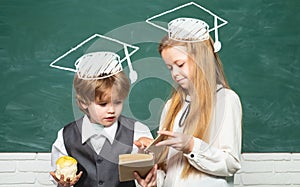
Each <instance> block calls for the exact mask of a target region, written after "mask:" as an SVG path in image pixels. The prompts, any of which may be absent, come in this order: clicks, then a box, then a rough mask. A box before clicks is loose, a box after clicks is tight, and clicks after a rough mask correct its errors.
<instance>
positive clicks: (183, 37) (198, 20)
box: [146, 2, 228, 52]
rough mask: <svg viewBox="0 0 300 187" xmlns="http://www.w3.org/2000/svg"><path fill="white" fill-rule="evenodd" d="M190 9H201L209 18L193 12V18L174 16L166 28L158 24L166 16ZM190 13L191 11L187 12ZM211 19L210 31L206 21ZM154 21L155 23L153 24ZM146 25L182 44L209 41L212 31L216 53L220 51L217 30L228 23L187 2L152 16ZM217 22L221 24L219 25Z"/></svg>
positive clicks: (199, 6) (208, 11) (195, 4)
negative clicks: (160, 30) (161, 31)
mask: <svg viewBox="0 0 300 187" xmlns="http://www.w3.org/2000/svg"><path fill="white" fill-rule="evenodd" d="M191 7H195V8H197V9H198V10H199V9H201V10H202V12H204V13H207V14H208V15H209V16H208V17H207V18H206V19H204V17H203V18H202V17H201V16H200V14H199V15H198V14H197V13H196V12H195V11H193V16H183V15H176V17H175V19H174V18H173V19H170V20H167V22H168V24H167V26H162V25H161V24H158V22H159V21H158V20H157V19H159V18H162V17H166V15H167V14H168V15H170V14H174V13H177V12H179V10H182V9H188V8H191ZM189 12H191V11H189ZM210 18H213V23H212V24H210V25H213V27H212V28H211V29H209V24H208V21H209V20H207V19H210ZM154 20H156V22H154ZM146 22H147V23H149V24H151V25H153V26H154V27H157V28H159V29H162V30H164V31H166V32H167V33H168V35H169V38H171V39H173V40H177V41H182V42H200V41H204V40H208V39H209V33H210V32H212V31H214V34H215V42H214V51H215V52H218V51H219V50H220V49H221V42H220V41H219V34H218V29H219V28H220V27H222V26H224V25H226V24H227V23H228V22H227V21H226V20H224V19H222V18H221V17H219V16H217V15H216V14H214V13H212V12H211V11H210V10H208V9H206V8H204V7H202V6H201V5H198V4H197V3H194V2H189V3H186V4H183V5H181V6H178V7H176V8H173V9H170V10H167V11H165V12H162V13H160V14H157V15H155V16H152V17H150V18H148V19H147V20H146ZM219 22H221V23H220V24H219Z"/></svg>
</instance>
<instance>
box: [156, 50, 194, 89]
mask: <svg viewBox="0 0 300 187" xmlns="http://www.w3.org/2000/svg"><path fill="white" fill-rule="evenodd" d="M161 56H162V58H163V60H164V61H165V63H166V65H167V67H168V69H169V70H170V72H171V75H172V78H173V80H174V81H175V82H176V83H177V84H179V85H180V86H181V87H182V88H183V89H185V90H187V89H188V87H189V84H190V79H189V76H190V75H189V66H190V60H189V58H188V55H187V53H186V50H185V47H181V46H174V47H169V48H166V49H163V50H162V52H161Z"/></svg>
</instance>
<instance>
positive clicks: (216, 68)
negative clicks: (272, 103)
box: [135, 36, 242, 187]
mask: <svg viewBox="0 0 300 187" xmlns="http://www.w3.org/2000/svg"><path fill="white" fill-rule="evenodd" d="M159 52H160V54H161V56H162V58H163V60H164V62H165V64H166V66H167V67H168V69H169V70H170V72H171V76H172V78H173V80H174V81H175V82H176V83H177V84H178V87H177V89H176V90H174V91H173V94H172V96H171V98H170V100H168V101H167V103H166V105H165V107H164V110H163V112H162V115H161V123H160V128H159V129H166V130H160V131H158V133H159V134H162V135H167V136H168V138H167V139H166V140H164V141H161V142H159V143H158V144H156V146H167V147H168V148H167V149H165V151H164V152H163V154H162V155H161V158H160V160H163V161H164V164H160V168H159V169H161V170H162V171H163V172H162V171H160V170H158V171H157V172H156V170H155V169H153V170H152V172H150V173H149V174H148V176H147V177H146V178H145V179H142V178H140V176H139V175H138V174H137V173H136V174H135V176H136V179H137V181H138V182H139V184H141V185H142V186H156V185H158V184H159V185H163V186H166V187H171V186H172V187H176V186H178V187H182V186H189V187H196V186H205V187H228V186H233V175H234V174H235V173H236V172H237V171H238V170H239V169H240V160H239V157H240V153H241V119H242V108H241V104H240V99H239V97H238V95H237V94H236V93H235V92H234V91H233V90H231V89H230V87H229V85H228V83H227V81H226V78H225V75H224V71H223V67H222V63H221V61H220V58H219V56H218V54H217V53H215V52H214V47H213V41H212V39H211V38H210V37H209V39H207V40H204V41H197V42H189V41H177V40H174V39H172V38H170V37H169V36H166V37H165V38H163V40H162V41H161V43H160V45H159ZM144 145H145V144H144ZM159 185H158V186H159Z"/></svg>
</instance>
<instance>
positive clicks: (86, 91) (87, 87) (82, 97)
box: [73, 71, 130, 114]
mask: <svg viewBox="0 0 300 187" xmlns="http://www.w3.org/2000/svg"><path fill="white" fill-rule="evenodd" d="M73 85H74V89H75V92H76V93H75V94H76V100H77V105H78V106H79V108H80V110H81V111H82V112H84V113H86V114H87V111H86V110H85V109H84V108H83V106H82V104H84V105H86V106H88V105H89V104H90V103H91V102H95V103H100V102H101V101H107V100H110V99H111V93H112V92H117V94H118V96H119V98H118V99H122V100H125V99H126V98H127V96H128V93H129V89H130V82H129V80H128V77H127V76H126V75H125V73H124V72H123V71H121V72H119V73H117V74H115V75H112V76H110V77H107V78H104V79H93V80H85V79H81V78H79V77H78V75H77V73H76V74H75V77H74V81H73Z"/></svg>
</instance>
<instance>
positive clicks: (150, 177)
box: [133, 164, 157, 187]
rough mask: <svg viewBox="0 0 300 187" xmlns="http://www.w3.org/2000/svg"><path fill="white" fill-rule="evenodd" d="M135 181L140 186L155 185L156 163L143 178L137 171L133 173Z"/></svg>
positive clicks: (148, 186) (154, 186)
mask: <svg viewBox="0 0 300 187" xmlns="http://www.w3.org/2000/svg"><path fill="white" fill-rule="evenodd" d="M133 175H134V177H135V179H136V181H137V182H138V183H139V185H141V186H142V187H156V186H157V183H156V176H157V164H155V165H154V166H153V168H152V169H151V170H150V172H149V173H148V174H147V176H146V178H145V179H143V178H141V176H140V175H139V174H138V173H137V172H134V173H133Z"/></svg>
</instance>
